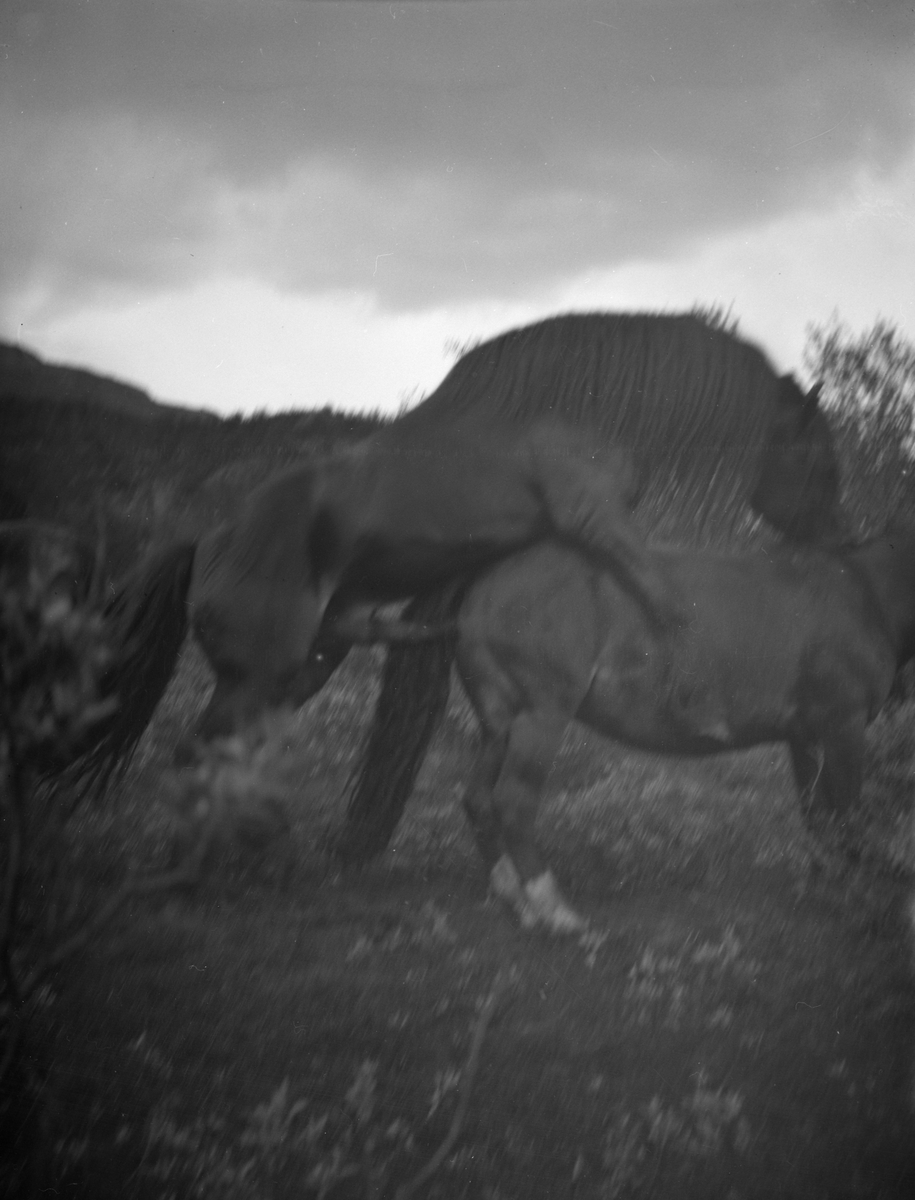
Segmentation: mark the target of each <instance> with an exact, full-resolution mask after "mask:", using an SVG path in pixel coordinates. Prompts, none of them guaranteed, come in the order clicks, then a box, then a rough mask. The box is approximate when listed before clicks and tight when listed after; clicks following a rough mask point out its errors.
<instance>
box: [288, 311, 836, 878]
mask: <svg viewBox="0 0 915 1200" xmlns="http://www.w3.org/2000/svg"><path fill="white" fill-rule="evenodd" d="M817 395H818V393H817V391H816V390H814V391H812V392H811V393H809V394H808V395H806V396H805V395H804V393H803V392H802V391H801V390H800V389H799V388H798V386H797V384H796V383H795V382H794V380H793V379H792V378H790V376H783V377H781V378H780V377H778V376H777V375H776V373H775V372H774V371H773V370H772V367H771V366H770V365H769V363H768V362H767V360H766V358H765V356H764V355H763V354H762V353H761V352H760V351H759V350H758V349H757V348H756V347H755V346H752V345H750V344H749V343H748V342H746V341H744V340H743V339H741V338H738V337H736V336H735V335H734V334H733V333H730V332H728V331H726V330H723V329H721V328H715V327H712V326H711V325H710V324H709V323H707V322H706V321H705V320H704V319H702V318H701V317H700V316H696V315H649V314H626V313H584V314H573V315H568V316H561V317H553V318H550V319H549V320H546V321H540V322H538V323H537V324H535V325H529V326H525V327H524V328H521V329H513V330H510V331H509V332H508V333H504V334H501V335H500V336H499V337H496V338H493V339H492V340H490V341H487V342H484V343H482V344H481V345H479V346H477V347H475V348H474V349H472V350H469V351H468V352H467V353H466V354H465V355H464V356H463V357H462V358H461V359H460V360H459V361H458V362H457V363H456V364H455V365H454V367H453V368H452V369H451V371H450V372H449V373H448V375H447V376H446V377H445V379H444V380H443V381H442V383H441V384H440V385H439V387H438V388H436V390H435V391H434V392H433V393H432V395H430V396H429V397H428V398H427V399H426V400H424V401H423V402H422V403H421V404H419V405H417V407H416V408H415V409H413V410H411V411H410V412H408V413H406V414H404V416H403V417H400V418H399V419H398V420H397V421H396V422H395V423H394V424H393V425H392V426H391V427H390V436H391V439H392V441H393V442H394V443H395V444H396V441H397V439H398V438H400V437H402V436H404V434H405V433H408V432H409V431H410V430H412V429H420V430H425V431H432V432H438V433H442V432H447V430H448V429H449V428H451V427H452V426H453V425H454V424H455V422H460V421H462V420H468V419H475V420H484V421H485V420H488V419H491V418H496V417H497V418H499V419H500V420H505V421H508V422H509V423H511V425H513V426H515V427H518V428H522V429H523V428H525V427H528V426H530V425H531V424H532V423H534V422H536V421H538V420H540V419H542V418H543V417H544V416H548V417H549V418H550V419H551V420H552V421H559V422H561V423H563V424H564V425H567V426H570V427H572V428H574V429H577V430H579V431H583V432H585V434H586V435H587V437H588V438H590V439H591V440H592V441H593V444H594V445H596V446H624V447H626V448H627V449H628V450H629V451H630V453H631V454H632V455H633V457H634V459H635V461H636V463H637V464H638V466H639V469H640V472H641V475H642V477H643V478H644V480H645V485H646V486H645V491H644V494H643V497H642V500H641V502H640V505H639V508H638V512H637V517H638V521H639V524H640V525H641V527H642V528H643V529H645V530H648V531H650V532H651V533H653V534H654V535H655V536H657V537H660V538H662V539H664V540H665V541H670V542H675V543H679V544H687V545H693V546H695V545H717V546H721V547H725V546H728V547H731V546H733V545H734V544H735V543H737V544H743V543H745V542H746V541H747V539H748V537H749V538H750V539H752V537H753V527H754V523H753V514H754V512H755V513H757V514H759V515H761V516H762V517H764V518H765V520H766V521H767V522H768V524H769V526H770V527H771V528H773V529H775V530H777V531H778V532H780V533H781V534H782V535H783V536H784V537H786V538H788V539H790V540H793V541H798V542H806V543H811V542H814V543H826V542H834V541H837V540H839V538H840V537H841V536H842V535H843V534H844V524H843V517H842V514H841V512H840V508H839V501H838V494H839V475H838V468H837V465H836V457H835V453H834V450H833V445H832V439H831V436H830V432H829V427H828V425H827V422H826V420H825V418H824V416H823V414H822V412H821V411H820V410H819V407H818V404H817ZM751 510H752V511H751ZM449 611H450V609H449V599H448V597H447V596H442V595H440V594H438V593H432V594H427V595H424V596H421V597H419V598H417V600H416V601H415V602H414V604H413V605H412V606H411V610H410V614H409V615H410V616H412V617H413V618H414V619H416V620H419V621H432V622H435V621H437V620H440V619H441V618H442V617H443V616H447V614H448V612H449ZM346 652H347V645H346V643H345V641H343V640H341V639H339V638H337V639H334V638H330V637H328V638H326V639H322V643H321V645H320V648H319V650H318V652H317V654H316V656H315V661H314V662H313V664H312V670H313V680H314V686H315V687H317V686H318V685H319V684H320V682H322V681H323V680H324V679H325V678H326V677H327V676H329V675H330V673H331V672H332V671H333V669H334V667H335V666H336V665H337V663H339V662H340V661H341V659H342V658H343V657H344V656H345V654H346ZM450 665H451V656H450V653H449V651H448V648H447V646H446V645H444V644H442V643H439V644H429V645H426V646H392V647H391V648H390V650H389V651H388V656H387V662H386V664H385V670H384V675H383V678H382V688H381V693H380V695H379V698H378V701H377V703H376V708H375V719H374V723H373V726H372V729H371V732H370V736H369V739H368V742H367V748H366V751H365V753H364V755H363V759H362V763H361V766H360V768H359V771H358V773H357V775H356V777H355V780H354V786H353V789H352V794H351V799H350V804H349V811H348V815H347V820H346V824H345V828H344V831H343V836H342V837H341V839H340V843H339V851H340V854H341V856H342V857H343V858H344V859H345V860H347V861H354V862H359V861H363V860H365V859H367V858H370V857H371V856H372V855H373V854H376V853H378V852H380V851H381V850H383V849H384V847H385V845H386V844H387V842H388V839H389V838H390V836H391V834H392V832H393V831H394V829H395V827H396V825H397V822H398V820H399V818H400V814H401V812H402V811H403V806H404V804H405V803H406V799H407V797H408V796H409V794H410V791H411V789H412V786H413V782H414V780H415V777H416V772H417V770H418V768H419V764H420V762H421V761H422V759H423V756H424V753H425V747H426V743H427V741H428V737H429V734H430V730H431V728H432V727H433V726H434V723H435V720H434V717H435V714H436V713H438V712H440V711H441V710H442V709H443V708H444V705H445V703H446V702H447V697H448V686H449V678H450Z"/></svg>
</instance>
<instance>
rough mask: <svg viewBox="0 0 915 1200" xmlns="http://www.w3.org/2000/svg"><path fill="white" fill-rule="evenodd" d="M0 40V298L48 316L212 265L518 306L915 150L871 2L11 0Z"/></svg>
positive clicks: (906, 88)
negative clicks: (33, 300)
mask: <svg viewBox="0 0 915 1200" xmlns="http://www.w3.org/2000/svg"><path fill="white" fill-rule="evenodd" d="M862 8H865V9H866V10H867V13H866V15H867V19H862V17H861V16H860V13H861V10H862ZM0 22H2V28H0V40H2V41H3V42H4V43H5V44H6V45H7V46H8V47H9V49H8V51H7V53H8V56H9V57H8V61H7V63H6V64H5V71H4V74H3V77H4V79H5V80H6V82H5V83H3V84H2V85H0V102H2V103H3V105H4V110H5V111H6V112H8V113H10V114H11V116H10V117H9V119H8V121H7V122H6V124H5V125H4V127H3V129H2V131H0V153H2V155H3V161H4V162H5V163H12V164H13V169H12V170H9V171H7V172H5V173H4V178H3V180H2V181H0V204H2V209H3V213H4V218H5V219H4V222H3V224H2V226H0V228H2V231H3V232H2V234H0V238H2V241H0V251H2V253H3V254H4V260H5V261H6V262H7V263H8V264H9V265H10V270H9V273H8V276H7V280H8V282H7V284H6V287H7V288H14V289H15V291H16V292H17V293H21V292H22V290H23V289H24V288H30V289H31V291H32V293H33V294H38V291H39V290H43V291H44V293H45V294H46V295H47V297H48V299H49V302H53V303H58V304H64V305H66V304H71V303H81V302H82V301H83V299H84V298H86V297H91V296H94V295H97V294H101V295H105V294H109V293H113V292H117V291H118V289H122V290H126V291H130V292H132V291H133V290H135V289H136V288H138V287H146V288H149V289H151V291H152V292H156V291H157V290H163V289H164V290H165V291H168V290H172V289H174V288H176V287H180V286H185V285H191V284H192V283H197V284H202V283H204V282H205V281H206V280H207V279H210V278H215V277H218V276H220V275H233V276H247V277H250V278H251V279H256V280H259V281H261V282H262V283H263V284H264V285H265V286H267V287H273V288H277V289H280V290H292V291H295V292H298V293H300V294H302V295H317V294H323V293H335V292H339V291H340V290H341V289H343V290H346V289H353V290H356V291H358V292H360V294H361V293H363V292H368V293H370V294H371V295H373V296H374V297H375V298H376V299H377V302H378V303H379V304H381V305H382V306H383V307H385V308H387V309H389V310H391V311H406V310H414V311H418V310H421V309H424V308H428V307H430V306H433V307H434V306H436V305H441V304H443V303H457V304H466V303H469V302H470V301H472V300H474V299H478V298H481V297H492V298H494V299H502V300H505V301H510V302H515V301H518V302H520V301H521V300H523V298H524V297H525V296H526V295H528V294H530V293H531V292H532V291H534V290H542V289H544V288H546V287H549V286H550V285H551V284H555V283H556V282H557V281H558V280H561V279H563V278H568V277H570V276H573V275H577V274H580V273H582V272H584V271H585V270H586V269H588V268H592V269H597V268H611V267H613V266H614V265H617V266H618V265H620V264H623V263H625V262H627V261H631V260H632V259H634V258H647V257H657V256H658V255H661V254H664V253H669V254H673V255H676V254H678V253H682V252H683V251H684V249H685V248H687V247H689V246H691V245H692V244H693V243H694V242H695V240H696V239H697V238H702V237H717V236H719V235H723V234H724V233H727V232H728V231H730V232H737V231H739V230H743V229H747V228H751V227H753V226H755V225H759V226H765V225H767V224H769V223H771V222H772V221H774V220H776V219H778V218H779V217H782V216H787V215H788V214H792V213H799V212H804V211H811V210H813V209H814V208H816V207H820V206H823V205H824V204H828V205H834V204H835V203H836V202H837V201H839V200H841V199H842V198H843V197H845V196H848V195H850V194H851V189H852V188H853V186H854V180H855V179H856V178H857V177H858V174H859V173H860V171H861V170H862V169H864V168H867V169H869V170H871V171H872V172H873V173H874V174H875V175H876V176H879V175H880V173H881V172H889V171H892V170H893V169H894V167H895V166H896V165H897V164H898V162H899V161H900V159H901V158H902V157H903V156H904V155H905V153H906V152H907V150H908V148H909V146H910V144H911V139H912V136H913V130H912V96H913V91H915V86H913V79H915V71H913V49H912V37H911V33H912V22H911V20H907V19H906V17H905V14H904V13H902V12H901V9H900V7H899V6H894V5H892V4H877V5H874V4H871V5H865V6H861V5H857V6H855V5H850V4H845V3H830V4H808V5H796V4H795V3H793V0H784V2H780V3H768V4H767V3H760V4H754V5H747V6H735V5H733V4H732V3H730V0H727V2H725V0H691V2H689V3H682V4H669V3H659V2H655V0H644V2H643V3H640V4H639V5H626V4H614V3H591V4H587V3H585V4H576V5H574V6H558V5H556V4H555V3H553V2H552V0H549V2H546V0H544V2H541V0H525V2H523V3H498V4H461V3H447V4H443V3H439V4H398V3H390V4H389V3H385V4H380V3H379V4H349V3H339V4H318V5H316V4H310V3H302V2H298V3H296V2H292V0H290V2H287V3H274V4H270V5H254V4H250V3H242V2H241V0H173V2H172V3H168V4H152V5H144V4H139V5H134V4H127V3H115V2H114V0H90V2H89V3H87V4H85V5H73V4H52V5H41V4H37V3H36V4H32V3H23V2H21V0H7V3H6V4H5V5H4V8H3V13H2V16H0ZM17 114H18V115H17ZM8 297H9V294H8ZM0 303H2V300H0ZM9 304H10V300H9V298H8V299H7V303H6V311H7V312H8V311H9Z"/></svg>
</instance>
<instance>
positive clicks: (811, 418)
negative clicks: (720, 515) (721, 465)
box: [750, 375, 845, 542]
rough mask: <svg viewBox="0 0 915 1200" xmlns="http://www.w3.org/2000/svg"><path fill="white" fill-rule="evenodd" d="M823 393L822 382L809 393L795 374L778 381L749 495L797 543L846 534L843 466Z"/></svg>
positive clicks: (760, 512)
mask: <svg viewBox="0 0 915 1200" xmlns="http://www.w3.org/2000/svg"><path fill="white" fill-rule="evenodd" d="M819 397H820V385H819V384H818V385H817V386H815V387H813V388H812V389H811V390H810V391H809V392H808V393H807V394H806V395H805V394H804V393H803V392H802V391H801V389H800V388H799V387H798V385H797V382H796V381H795V379H794V377H793V376H791V375H784V376H782V378H781V379H780V380H779V390H778V396H777V399H776V405H775V412H774V414H773V418H772V421H771V423H770V426H769V433H768V441H767V444H766V446H765V448H764V450H763V454H762V459H761V462H760V474H759V479H758V481H757V483H756V487H755V488H754V489H753V493H752V495H751V496H750V504H751V506H752V507H753V508H754V509H755V511H756V512H758V513H759V514H760V516H762V517H765V519H766V520H767V521H768V522H769V524H770V525H773V526H774V527H775V528H776V529H777V530H779V532H780V533H783V534H784V535H785V537H787V538H790V539H791V540H792V541H797V542H834V541H837V540H838V539H840V538H841V537H842V536H843V535H844V532H845V519H844V515H843V513H842V509H841V507H840V505H839V466H838V462H837V460H836V452H835V447H834V446H833V441H832V434H831V432H830V429H829V425H828V423H827V421H826V418H825V416H824V415H823V412H822V409H821V408H820V405H819Z"/></svg>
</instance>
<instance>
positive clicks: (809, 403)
mask: <svg viewBox="0 0 915 1200" xmlns="http://www.w3.org/2000/svg"><path fill="white" fill-rule="evenodd" d="M822 391H823V381H822V380H821V379H820V380H817V382H816V383H815V384H814V385H813V387H812V388H811V389H810V391H809V392H808V393H807V395H806V396H805V397H804V424H805V425H807V424H809V423H810V422H811V421H812V420H813V418H814V417H815V416H816V414H817V412H818V411H819V407H820V393H821V392H822Z"/></svg>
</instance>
